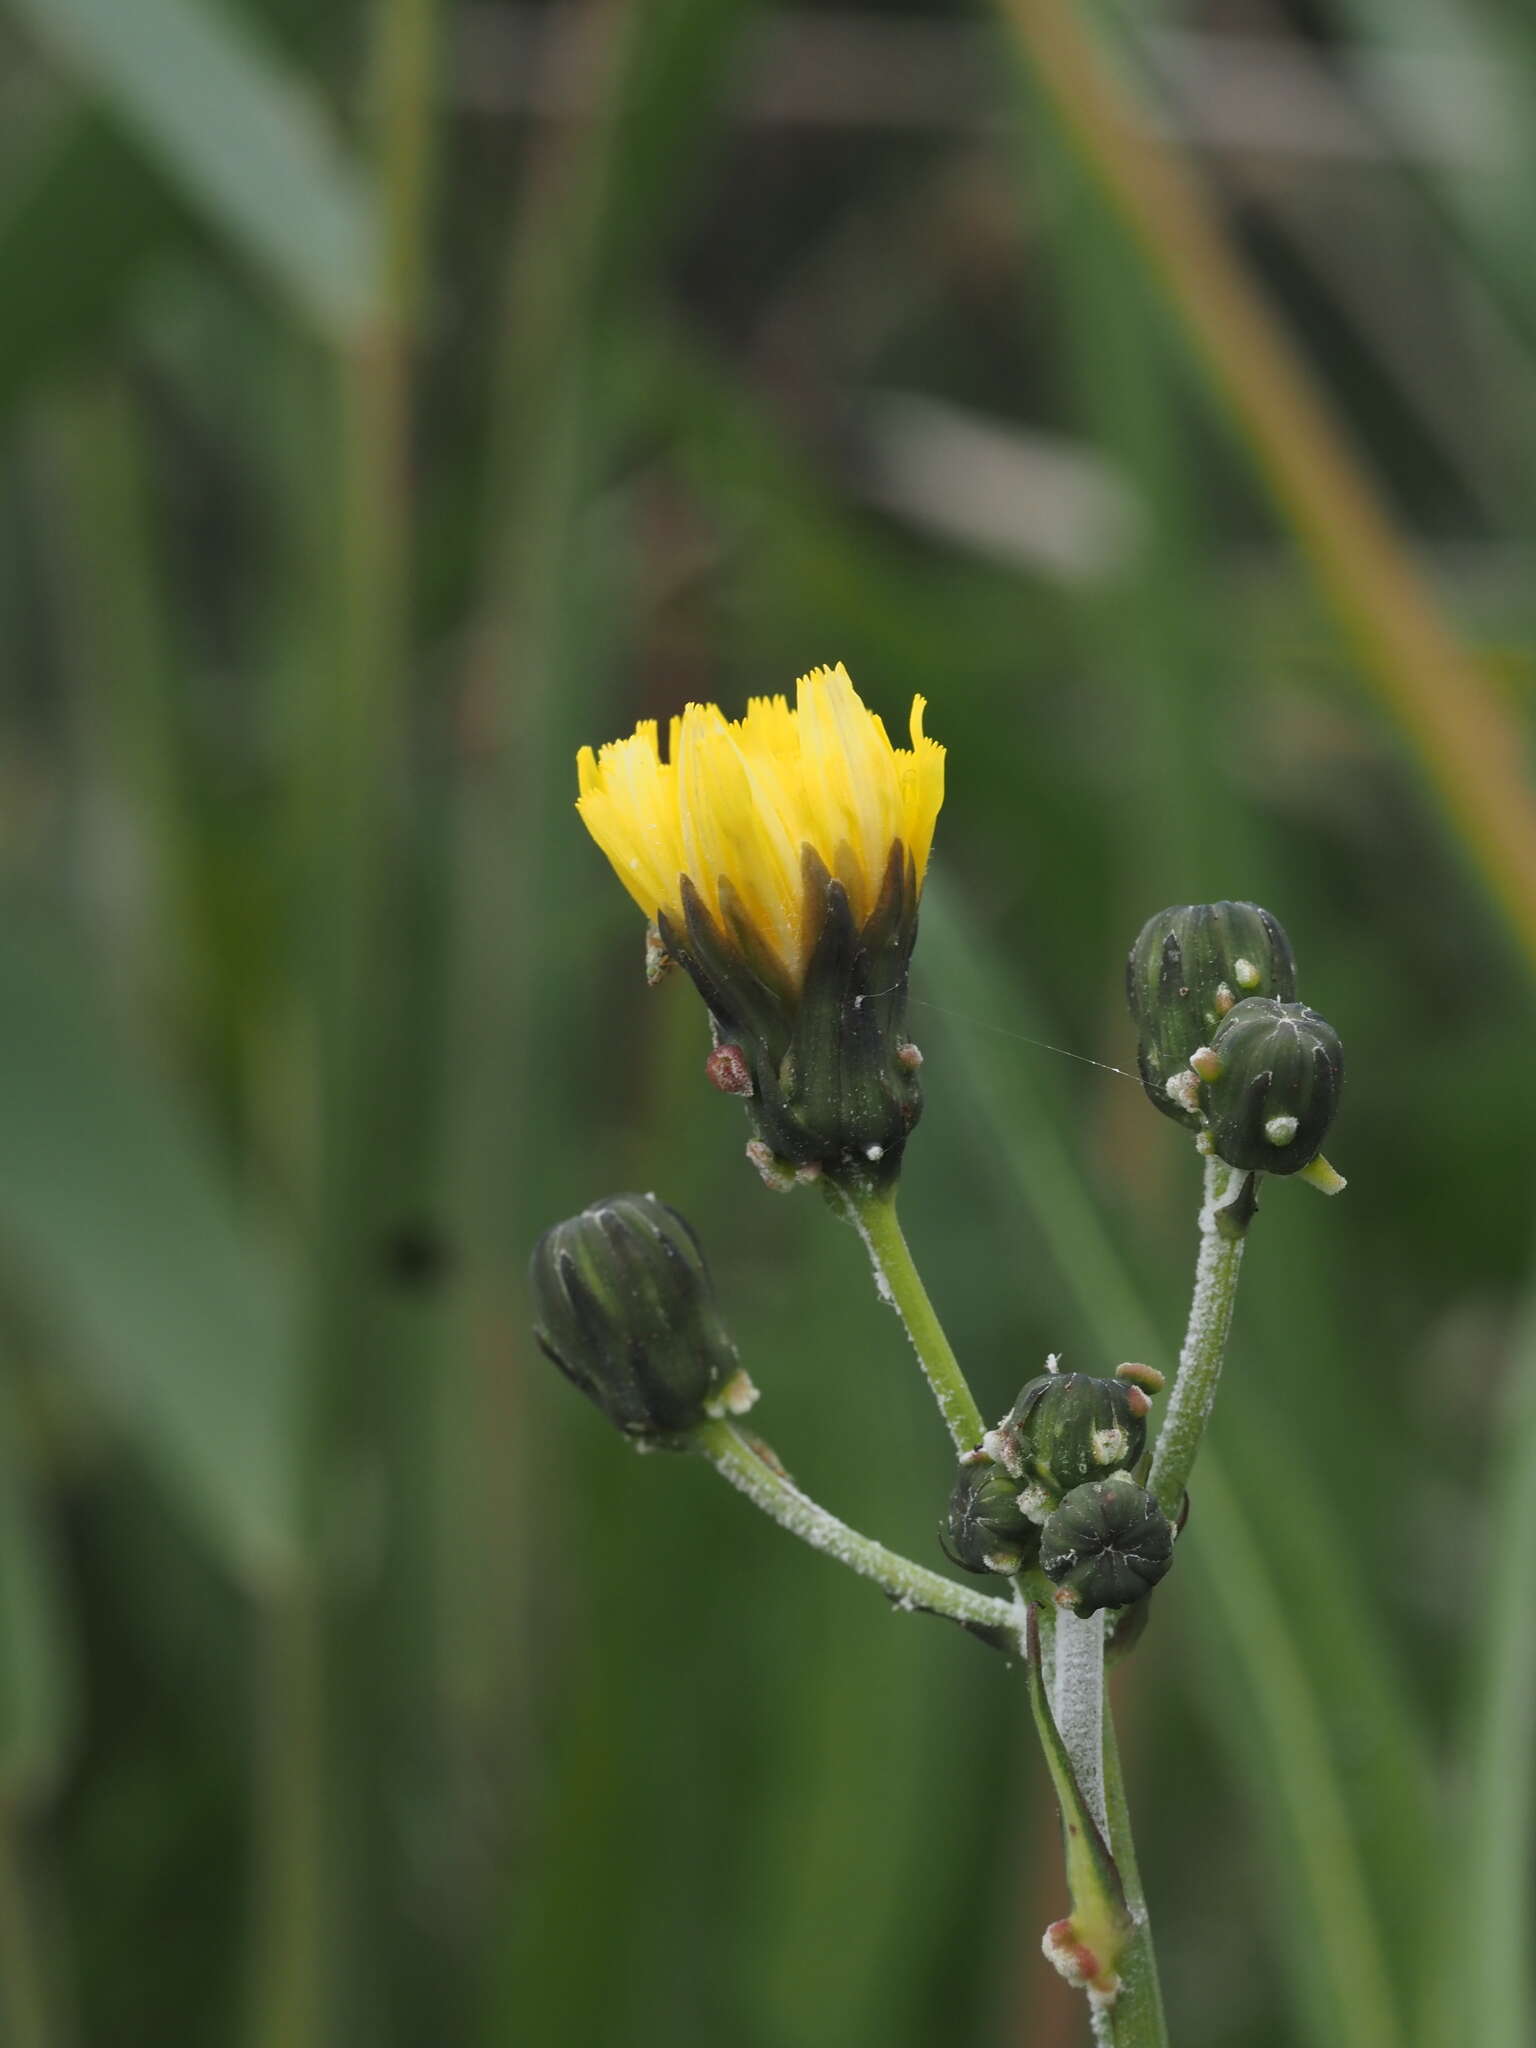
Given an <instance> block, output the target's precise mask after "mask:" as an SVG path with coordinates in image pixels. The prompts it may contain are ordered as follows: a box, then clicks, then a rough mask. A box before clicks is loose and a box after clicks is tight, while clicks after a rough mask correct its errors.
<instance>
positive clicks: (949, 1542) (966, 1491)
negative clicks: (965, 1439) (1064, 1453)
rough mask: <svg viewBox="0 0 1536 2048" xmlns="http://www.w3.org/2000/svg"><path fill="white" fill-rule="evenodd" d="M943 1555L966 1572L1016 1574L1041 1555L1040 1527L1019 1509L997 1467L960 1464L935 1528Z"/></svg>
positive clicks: (1014, 1485) (1014, 1490)
mask: <svg viewBox="0 0 1536 2048" xmlns="http://www.w3.org/2000/svg"><path fill="white" fill-rule="evenodd" d="M939 1541H940V1542H941V1543H942V1544H943V1546H944V1549H945V1552H946V1554H947V1555H948V1556H949V1557H951V1558H952V1559H953V1560H954V1562H955V1563H956V1564H958V1565H961V1566H963V1567H964V1568H965V1570H966V1571H968V1572H1016V1571H1019V1570H1021V1569H1022V1568H1023V1567H1024V1566H1025V1565H1027V1564H1033V1563H1034V1561H1035V1559H1036V1557H1037V1556H1038V1555H1039V1552H1040V1527H1039V1524H1038V1523H1037V1522H1032V1521H1031V1520H1030V1518H1029V1517H1028V1515H1026V1514H1025V1513H1024V1511H1023V1509H1022V1508H1021V1507H1020V1506H1019V1487H1018V1481H1017V1480H1015V1479H1010V1478H1009V1476H1008V1473H1007V1472H1006V1470H1005V1469H1004V1468H1003V1467H1002V1466H1001V1465H992V1464H975V1465H962V1466H961V1467H960V1473H959V1476H958V1478H957V1479H956V1480H955V1489H954V1492H953V1493H952V1494H951V1495H950V1497H949V1509H948V1512H947V1513H946V1514H945V1517H944V1520H943V1522H942V1523H941V1524H940V1526H939Z"/></svg>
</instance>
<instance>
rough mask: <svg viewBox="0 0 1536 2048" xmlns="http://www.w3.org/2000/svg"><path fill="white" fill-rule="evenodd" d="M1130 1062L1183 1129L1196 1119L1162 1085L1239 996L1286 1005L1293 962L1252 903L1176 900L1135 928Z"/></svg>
mask: <svg viewBox="0 0 1536 2048" xmlns="http://www.w3.org/2000/svg"><path fill="white" fill-rule="evenodd" d="M1125 993H1126V1000H1127V1002H1128V1003H1129V1004H1130V1009H1131V1016H1132V1017H1133V1018H1134V1019H1135V1023H1136V1033H1137V1046H1136V1060H1137V1065H1138V1066H1139V1067H1140V1070H1141V1081H1142V1086H1143V1087H1144V1088H1145V1089H1146V1091H1147V1096H1148V1099H1149V1100H1150V1101H1151V1103H1152V1105H1153V1107H1154V1108H1156V1109H1160V1110H1161V1111H1162V1113H1163V1115H1164V1116H1171V1117H1172V1118H1174V1120H1175V1121H1176V1122H1178V1123H1181V1124H1184V1125H1186V1126H1187V1127H1188V1128H1189V1129H1190V1130H1195V1129H1198V1127H1199V1122H1200V1119H1199V1117H1198V1115H1197V1114H1196V1112H1195V1110H1194V1109H1193V1108H1192V1107H1191V1105H1190V1103H1189V1102H1188V1100H1187V1099H1183V1098H1180V1099H1175V1098H1174V1097H1173V1096H1170V1095H1169V1093H1168V1083H1169V1081H1170V1080H1173V1079H1174V1077H1175V1076H1176V1075H1179V1074H1182V1073H1183V1072H1184V1071H1185V1070H1186V1069H1187V1068H1188V1066H1189V1059H1190V1054H1191V1053H1193V1052H1196V1051H1198V1050H1199V1048H1200V1047H1201V1046H1203V1045H1209V1044H1210V1042H1211V1037H1212V1034H1213V1033H1214V1032H1215V1030H1216V1029H1217V1026H1218V1025H1219V1024H1220V1023H1221V1020H1222V1018H1223V1017H1224V1016H1225V1015H1226V1014H1227V1012H1228V1011H1230V1010H1231V1009H1232V1007H1233V1005H1234V1004H1236V1003H1239V1002H1241V1001H1242V1000H1243V998H1244V997H1245V996H1273V997H1277V998H1278V999H1279V1000H1280V1001H1281V1002H1289V1001H1290V1000H1291V999H1292V997H1294V995H1295V993H1296V961H1295V958H1294V956H1293V954H1292V952H1291V942H1290V940H1289V939H1288V938H1287V937H1286V935H1285V931H1284V929H1283V928H1282V926H1281V925H1280V923H1279V921H1278V920H1277V919H1276V918H1274V917H1272V916H1271V915H1270V913H1269V912H1268V911H1267V910H1264V909H1262V908H1261V907H1260V906H1259V905H1258V904H1257V903H1227V902H1223V903H1177V904H1174V905H1173V906H1172V907H1171V908H1170V909H1168V910H1160V911H1159V912H1158V913H1157V915H1156V916H1155V917H1149V918H1148V919H1147V921H1146V923H1145V924H1144V925H1143V926H1142V928H1141V932H1140V935H1139V936H1138V938H1137V940H1136V943H1135V945H1134V946H1132V948H1131V952H1130V958H1129V959H1128V960H1127V961H1126V966H1125Z"/></svg>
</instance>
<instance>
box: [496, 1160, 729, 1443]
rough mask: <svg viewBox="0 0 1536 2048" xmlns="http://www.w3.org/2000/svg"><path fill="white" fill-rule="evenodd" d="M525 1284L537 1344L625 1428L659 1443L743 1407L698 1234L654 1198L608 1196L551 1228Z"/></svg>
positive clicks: (646, 1440)
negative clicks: (532, 1309) (529, 1294)
mask: <svg viewBox="0 0 1536 2048" xmlns="http://www.w3.org/2000/svg"><path fill="white" fill-rule="evenodd" d="M530 1281H531V1285H532V1289H533V1299H534V1305H535V1312H536V1315H537V1318H538V1320H537V1322H536V1323H535V1325H534V1335H535V1337H536V1338H537V1339H538V1342H539V1345H540V1347H541V1348H542V1349H543V1350H544V1351H545V1352H546V1353H547V1354H548V1356H549V1357H550V1358H552V1359H553V1360H554V1362H555V1364H556V1365H557V1366H559V1368H560V1370H561V1371H562V1372H563V1373H564V1374H565V1376H566V1378H567V1379H568V1380H569V1381H570V1382H571V1384H572V1385H573V1386H576V1387H579V1388H580V1389H581V1391H582V1393H584V1394H585V1395H586V1396H587V1398H588V1400H589V1401H593V1402H595V1403H596V1405H597V1406H598V1407H599V1408H601V1409H602V1411H603V1413H604V1414H605V1415H606V1416H607V1417H608V1420H609V1421H610V1422H611V1423H613V1424H614V1425H615V1427H616V1428H618V1429H621V1430H623V1432H624V1434H625V1435H626V1436H629V1437H633V1438H635V1439H636V1440H637V1441H640V1442H643V1443H658V1442H660V1443H665V1442H667V1441H668V1440H669V1439H673V1438H676V1437H677V1436H678V1435H679V1434H680V1433H681V1432H682V1431H684V1430H687V1429H691V1428H692V1427H693V1426H694V1424H695V1423H698V1422H701V1421H703V1419H704V1417H705V1416H706V1415H709V1414H716V1415H719V1414H723V1413H726V1412H727V1411H729V1412H731V1413H739V1412H740V1411H741V1409H742V1408H743V1407H745V1406H750V1403H751V1382H750V1381H749V1380H747V1378H746V1375H745V1374H744V1373H741V1372H739V1371H738V1368H737V1363H736V1347H735V1345H734V1344H733V1343H732V1342H731V1338H730V1333H729V1332H728V1331H727V1329H726V1327H725V1324H724V1322H723V1321H722V1319H721V1316H720V1311H719V1309H718V1308H717V1307H716V1305H715V1295H714V1289H713V1287H712V1286H711V1285H710V1278H709V1268H708V1267H707V1266H706V1264H705V1262H704V1254H703V1252H702V1250H701V1249H700V1247H699V1241H698V1239H697V1238H696V1237H695V1236H694V1234H693V1231H692V1230H691V1228H690V1227H689V1225H688V1224H687V1223H686V1222H685V1221H684V1219H683V1218H682V1217H681V1216H679V1215H678V1213H677V1211H676V1210H675V1209H669V1208H668V1207H667V1205H666V1203H665V1202H659V1201H658V1200H657V1199H656V1197H655V1196H654V1195H610V1196H609V1197H608V1199H607V1200H606V1201H602V1202H594V1203H593V1204H592V1206H591V1208H589V1209H583V1210H582V1212H581V1214H580V1215H579V1216H573V1217H571V1218H570V1219H569V1221H568V1222H565V1223H557V1224H555V1226H554V1227H553V1229H551V1230H547V1231H545V1233H544V1235H543V1236H542V1237H541V1238H540V1239H539V1242H538V1244H537V1245H536V1246H535V1247H534V1252H533V1259H532V1263H531V1266H530Z"/></svg>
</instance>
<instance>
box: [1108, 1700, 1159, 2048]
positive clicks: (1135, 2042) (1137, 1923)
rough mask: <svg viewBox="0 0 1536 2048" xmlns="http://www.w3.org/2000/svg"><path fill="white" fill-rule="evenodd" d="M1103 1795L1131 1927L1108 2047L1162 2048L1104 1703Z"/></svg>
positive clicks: (1127, 1816) (1153, 1956) (1144, 1920)
mask: <svg viewBox="0 0 1536 2048" xmlns="http://www.w3.org/2000/svg"><path fill="white" fill-rule="evenodd" d="M1104 1800H1105V1806H1106V1808H1107V1810H1108V1814H1109V1848H1110V1854H1111V1855H1112V1856H1113V1857H1114V1859H1115V1864H1116V1867H1117V1868H1118V1869H1119V1872H1120V1883H1121V1885H1122V1886H1123V1887H1124V1890H1125V1904H1126V1909H1127V1911H1128V1912H1129V1913H1130V1916H1131V1925H1132V1929H1133V1932H1132V1934H1131V1939H1130V1942H1129V1944H1128V1946H1127V1948H1126V1951H1125V1954H1124V1956H1123V1957H1122V1959H1121V1964H1120V1996H1119V1997H1118V1998H1117V1999H1116V2000H1115V2002H1114V2005H1113V2006H1112V2007H1111V2008H1110V2010H1109V2013H1108V2015H1107V2017H1108V2020H1109V2026H1110V2034H1109V2038H1110V2040H1111V2042H1112V2043H1113V2044H1114V2048H1168V2023H1167V2021H1166V2019H1165V2018H1164V2016H1163V1991H1162V1986H1161V1985H1160V1984H1159V1982H1158V1978H1157V1951H1156V1949H1155V1948H1154V1947H1153V1945H1152V1923H1151V1921H1150V1919H1149V1918H1148V1916H1147V1897H1146V1893H1145V1892H1144V1891H1143V1890H1142V1884H1141V1869H1140V1866H1139V1865H1138V1864H1137V1861H1136V1844H1135V1842H1134V1841H1133V1840H1132V1837H1131V1809H1130V1806H1129V1804H1128V1803H1127V1800H1126V1796H1125V1779H1124V1777H1123V1776H1122V1775H1121V1771H1120V1745H1119V1743H1118V1742H1117V1741H1116V1739H1115V1717H1114V1714H1113V1712H1112V1711H1111V1709H1110V1706H1109V1702H1108V1700H1107V1699H1106V1701H1105V1707H1104Z"/></svg>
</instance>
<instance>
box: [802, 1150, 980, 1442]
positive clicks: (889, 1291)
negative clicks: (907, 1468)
mask: <svg viewBox="0 0 1536 2048" xmlns="http://www.w3.org/2000/svg"><path fill="white" fill-rule="evenodd" d="M838 1193H839V1195H840V1196H841V1199H842V1203H843V1207H844V1210H845V1212H846V1214H847V1216H848V1218H849V1220H850V1222H851V1223H852V1224H853V1226H854V1228H855V1229H856V1230H857V1231H858V1233H859V1235H860V1237H861V1238H863V1240H864V1249H865V1250H866V1251H867V1252H868V1253H869V1263H870V1265H871V1267H872V1268H873V1269H874V1275H875V1286H876V1287H877V1289H878V1290H879V1293H880V1298H881V1300H882V1301H886V1302H889V1304H890V1305H891V1307H892V1308H894V1309H895V1311H896V1313H897V1315H899V1316H900V1317H901V1320H902V1323H903V1325H904V1327H905V1329H906V1332H907V1335H908V1337H909V1338H910V1339H911V1341H912V1349H913V1350H914V1351H915V1352H916V1353H917V1360H918V1364H919V1365H921V1367H922V1368H923V1371H924V1373H925V1374H926V1376H927V1380H928V1384H929V1386H930V1387H931V1388H932V1389H933V1398H934V1399H935V1400H936V1401H937V1402H938V1404H939V1413H940V1414H941V1415H942V1416H943V1418H944V1426H945V1428H946V1429H947V1430H948V1431H949V1434H950V1436H951V1438H952V1439H953V1442H954V1446H955V1449H956V1450H957V1451H973V1450H974V1449H975V1448H976V1446H977V1445H978V1444H979V1443H980V1442H981V1439H982V1436H983V1435H984V1434H985V1430H986V1424H985V1423H984V1422H983V1421H982V1419H981V1410H980V1409H979V1408H978V1407H977V1406H976V1400H975V1396H974V1395H973V1394H972V1392H971V1389H970V1386H969V1384H968V1383H967V1381H966V1377H965V1374H964V1372H963V1371H962V1370H961V1367H960V1361H959V1359H958V1358H956V1356H955V1350H954V1346H953V1345H952V1344H951V1343H950V1341H949V1339H948V1337H946V1336H945V1334H944V1326H943V1324H942V1323H941V1322H940V1321H939V1318H938V1314H937V1312H936V1311H935V1309H934V1306H933V1303H932V1302H931V1301H930V1300H929V1298H928V1290H927V1288H926V1287H925V1286H924V1285H923V1281H922V1275H921V1274H920V1273H919V1272H918V1270H917V1266H916V1263H915V1262H914V1260H913V1257H912V1253H911V1250H910V1248H909V1246H908V1244H907V1240H906V1237H905V1235H904V1234H903V1231H902V1228H901V1224H900V1221H899V1220H898V1218H897V1215H896V1189H895V1188H894V1187H890V1188H885V1189H881V1190H879V1191H876V1192H861V1191H858V1190H856V1189H853V1188H841V1189H839V1190H838Z"/></svg>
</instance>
